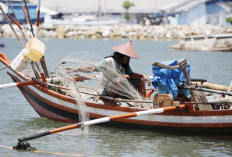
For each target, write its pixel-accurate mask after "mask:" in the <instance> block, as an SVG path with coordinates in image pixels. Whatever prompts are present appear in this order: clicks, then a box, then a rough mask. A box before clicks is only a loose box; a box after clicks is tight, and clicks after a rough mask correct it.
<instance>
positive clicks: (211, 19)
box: [161, 0, 232, 26]
mask: <svg viewBox="0 0 232 157" xmlns="http://www.w3.org/2000/svg"><path fill="white" fill-rule="evenodd" d="M161 13H162V15H163V16H170V17H171V16H172V15H174V16H175V20H176V24H177V25H185V24H203V25H204V24H212V25H220V26H222V25H228V24H231V23H229V22H228V21H227V16H228V15H231V14H232V0H188V1H185V2H183V3H173V5H169V6H165V7H164V8H161Z"/></svg>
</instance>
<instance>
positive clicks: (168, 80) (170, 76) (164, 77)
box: [152, 60, 190, 99]
mask: <svg viewBox="0 0 232 157" xmlns="http://www.w3.org/2000/svg"><path fill="white" fill-rule="evenodd" d="M177 62H178V61H177V60H174V61H164V62H160V63H162V64H165V65H169V66H175V65H178V64H177ZM152 71H153V74H154V76H153V79H152V85H153V86H154V87H155V88H158V89H159V93H161V94H172V95H173V98H174V99H175V98H176V97H177V95H178V94H183V95H185V96H186V97H187V98H190V90H188V89H178V86H182V85H186V79H185V77H184V73H183V72H182V70H181V69H180V68H179V69H164V68H160V67H158V66H153V68H152ZM187 71H188V75H189V78H190V65H187Z"/></svg>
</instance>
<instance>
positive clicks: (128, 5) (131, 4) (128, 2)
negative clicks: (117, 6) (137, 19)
mask: <svg viewBox="0 0 232 157" xmlns="http://www.w3.org/2000/svg"><path fill="white" fill-rule="evenodd" d="M122 6H123V8H124V9H126V14H125V19H126V20H127V21H129V20H130V15H129V13H128V10H129V9H130V8H131V7H133V6H135V4H134V3H133V2H130V1H124V2H123V5H122Z"/></svg>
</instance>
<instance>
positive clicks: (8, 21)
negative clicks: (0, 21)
mask: <svg viewBox="0 0 232 157" xmlns="http://www.w3.org/2000/svg"><path fill="white" fill-rule="evenodd" d="M0 10H1V11H2V13H3V15H4V17H5V20H6V22H7V23H8V24H9V25H10V28H11V30H12V31H13V33H14V35H15V36H16V38H17V40H18V42H19V44H20V46H21V47H22V48H24V45H23V43H22V41H21V40H20V39H19V36H18V35H17V33H16V31H15V29H14V27H13V25H12V23H11V22H10V20H9V18H8V16H7V15H6V13H5V11H4V10H3V8H2V5H1V4H0Z"/></svg>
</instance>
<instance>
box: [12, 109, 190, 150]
mask: <svg viewBox="0 0 232 157" xmlns="http://www.w3.org/2000/svg"><path fill="white" fill-rule="evenodd" d="M186 107H187V105H180V106H169V107H164V108H157V109H149V110H144V111H139V112H131V113H126V114H121V115H114V116H110V117H103V118H98V119H94V120H90V121H86V122H81V123H76V124H72V125H67V126H64V127H60V128H56V129H53V130H49V131H44V132H41V133H37V134H34V135H30V136H27V137H22V138H19V139H18V144H17V145H16V146H14V147H13V149H16V150H32V151H33V150H36V149H35V148H34V147H31V146H30V144H29V142H28V141H29V140H32V139H36V138H40V137H43V136H47V135H50V134H54V133H58V132H62V131H66V130H71V129H75V128H83V127H85V126H90V125H94V124H99V123H105V122H109V121H114V120H117V119H124V118H131V117H138V116H143V115H150V114H157V113H163V112H165V111H173V110H176V109H185V108H186Z"/></svg>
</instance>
